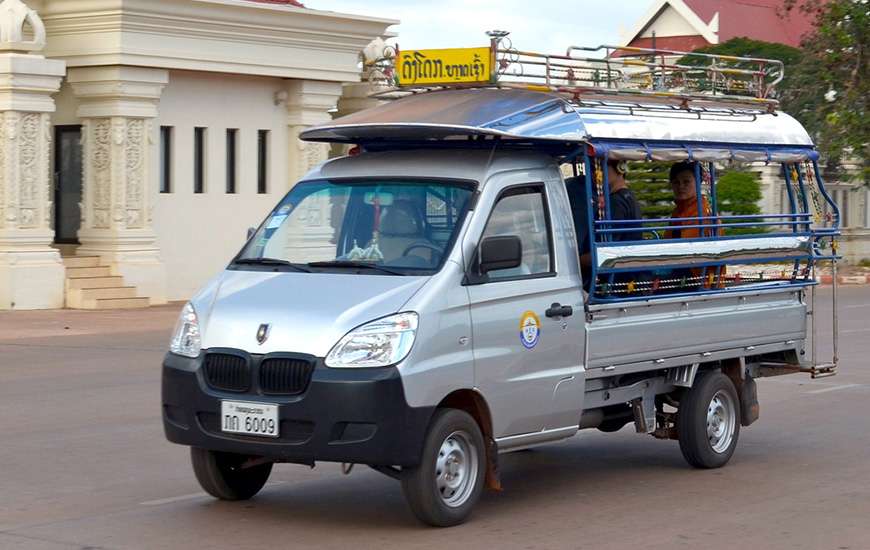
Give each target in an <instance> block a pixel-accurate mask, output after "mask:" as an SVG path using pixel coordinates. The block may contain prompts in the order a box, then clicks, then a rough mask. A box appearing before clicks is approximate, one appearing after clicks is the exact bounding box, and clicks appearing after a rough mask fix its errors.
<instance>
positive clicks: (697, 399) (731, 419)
mask: <svg viewBox="0 0 870 550" xmlns="http://www.w3.org/2000/svg"><path fill="white" fill-rule="evenodd" d="M677 433H678V436H679V441H680V450H681V451H682V453H683V457H684V458H685V459H686V462H688V463H689V464H691V465H692V466H694V467H696V468H719V467H721V466H724V465H725V464H726V463H727V462H728V461H729V460H730V459H731V455H733V454H734V449H736V448H737V438H738V437H739V435H740V401H739V399H738V398H737V390H736V389H735V388H734V383H733V382H731V379H730V378H728V377H727V376H725V375H724V374H722V373H721V372H711V373H707V374H705V375H703V376H699V377H698V378H697V379H696V380H695V384H694V385H693V386H692V387H691V388H690V389H689V391H688V392H687V393H686V395H685V396H684V397H683V398H682V399H681V400H680V409H679V411H678V413H677Z"/></svg>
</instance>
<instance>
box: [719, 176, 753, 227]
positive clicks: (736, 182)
mask: <svg viewBox="0 0 870 550" xmlns="http://www.w3.org/2000/svg"><path fill="white" fill-rule="evenodd" d="M760 200H761V182H760V181H759V179H758V176H757V175H755V173H753V172H749V171H746V170H739V169H736V170H726V171H723V172H721V173H720V174H719V177H718V179H717V181H716V203H717V207H718V210H719V213H720V214H723V215H724V214H731V215H735V216H743V215H746V216H751V215H754V214H760V213H761V209H760V208H759V207H758V201H760ZM729 221H732V222H741V221H744V222H745V221H749V220H740V219H736V220H729ZM762 231H764V229H763V228H760V227H749V226H747V227H737V228H730V229H726V230H725V233H726V234H727V235H740V234H747V233H759V232H762Z"/></svg>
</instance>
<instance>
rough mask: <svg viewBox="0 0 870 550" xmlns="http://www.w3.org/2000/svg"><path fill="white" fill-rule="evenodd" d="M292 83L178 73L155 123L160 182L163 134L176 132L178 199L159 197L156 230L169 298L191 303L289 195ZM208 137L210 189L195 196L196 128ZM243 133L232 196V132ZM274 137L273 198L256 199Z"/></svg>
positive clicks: (173, 195) (174, 187) (174, 188)
mask: <svg viewBox="0 0 870 550" xmlns="http://www.w3.org/2000/svg"><path fill="white" fill-rule="evenodd" d="M285 82H286V81H285V80H283V79H278V78H268V77H248V76H239V75H227V74H217V73H200V72H188V71H172V72H171V73H170V77H169V85H168V86H167V87H166V89H165V90H164V92H163V95H162V97H161V99H160V106H159V116H158V118H157V120H156V121H155V123H154V136H153V139H154V143H153V144H152V147H153V148H155V150H154V155H153V156H152V159H153V161H152V162H153V165H152V168H153V172H152V173H154V174H158V177H159V173H160V172H159V163H160V155H159V149H157V148H158V147H159V144H160V127H161V126H170V127H172V128H173V130H172V136H173V137H172V142H173V143H172V151H173V155H172V161H171V167H172V168H171V169H172V172H171V174H172V177H171V184H172V187H171V192H170V193H161V192H159V185H155V186H154V187H153V189H154V193H155V195H156V196H155V200H156V202H155V205H156V207H155V209H154V227H155V230H156V232H157V242H158V245H159V247H160V251H161V258H162V260H163V262H164V263H165V265H166V270H167V273H168V274H169V281H168V288H167V297H168V298H169V299H170V300H184V299H188V298H190V297H191V296H192V295H193V294H194V293H195V292H196V290H197V289H198V288H199V287H200V286H202V284H203V283H205V282H206V281H207V280H208V279H210V278H211V277H212V276H214V275H216V274H217V273H218V272H219V271H220V270H221V269H223V267H224V266H225V265H226V264H227V262H228V261H229V260H230V259H231V258H232V256H233V255H234V254H235V253H236V252H238V250H239V249H240V247H241V246H242V245H243V244H244V241H245V235H246V230H247V228H248V227H251V226H257V225H259V223H260V222H261V221H262V219H263V218H264V217H265V216H266V214H267V213H268V212H269V210H271V208H272V207H273V206H274V205H275V203H276V202H277V201H278V200H279V199H280V198H281V197H282V196H283V195H284V194H285V193H286V192H287V191H288V190H289V189H290V186H291V185H292V183H294V182H291V181H290V177H289V176H288V159H287V153H286V152H287V151H288V134H289V130H288V126H287V109H286V105H284V104H278V105H276V104H275V103H276V102H275V93H276V92H278V91H279V90H281V89H282V88H283V87H284V86H285ZM195 127H203V128H207V130H206V139H205V142H206V147H205V149H206V155H205V177H204V183H205V189H204V192H203V193H202V194H195V193H194V188H193V174H194V128H195ZM228 128H235V129H238V137H237V140H238V145H237V147H238V157H237V189H236V193H234V194H230V193H227V191H226V182H227V174H226V168H227V151H226V131H227V129H228ZM259 130H268V131H269V145H268V163H267V164H268V174H269V177H268V180H267V193H265V194H259V193H258V192H257V141H258V140H257V135H258V134H257V133H258V131H259Z"/></svg>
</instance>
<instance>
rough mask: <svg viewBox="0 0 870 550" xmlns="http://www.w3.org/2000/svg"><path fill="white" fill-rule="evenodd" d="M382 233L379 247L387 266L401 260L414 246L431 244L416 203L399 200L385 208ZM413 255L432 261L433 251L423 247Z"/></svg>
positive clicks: (414, 251)
mask: <svg viewBox="0 0 870 550" xmlns="http://www.w3.org/2000/svg"><path fill="white" fill-rule="evenodd" d="M380 231H381V232H380V239H379V240H378V246H379V248H380V250H381V253H382V254H383V255H384V263H387V264H389V263H391V262H395V260H398V259H399V258H401V257H402V253H403V252H405V250H406V249H407V248H408V247H409V246H411V245H412V244H414V243H428V242H429V241H428V240H427V239H426V237H425V230H424V226H423V220H422V218H421V216H420V214H419V212H418V211H417V208H416V207H415V206H414V203H412V202H411V201H408V200H397V201H395V202H393V204H391V205H390V206H387V207H385V208H384V213H383V215H382V217H381V227H380ZM411 255H414V256H417V257H423V258H426V259H428V260H431V251H428V250H426V249H425V248H422V247H421V248H417V249H415V250H413V251H412V252H411Z"/></svg>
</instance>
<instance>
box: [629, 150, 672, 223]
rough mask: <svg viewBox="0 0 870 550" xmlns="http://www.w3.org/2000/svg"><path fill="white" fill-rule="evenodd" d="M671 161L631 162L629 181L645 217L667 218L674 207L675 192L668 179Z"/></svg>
mask: <svg viewBox="0 0 870 550" xmlns="http://www.w3.org/2000/svg"><path fill="white" fill-rule="evenodd" d="M670 168H671V163H669V162H631V163H629V165H628V175H627V176H626V180H627V181H628V184H629V186H630V187H631V190H632V191H633V192H634V196H635V197H637V201H638V202H639V203H640V209H641V213H642V214H643V217H644V218H667V217H668V216H670V215H671V211H672V210H673V209H674V202H673V201H674V194H673V192H672V191H671V184H670V182H669V181H668V171H669V170H670Z"/></svg>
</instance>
